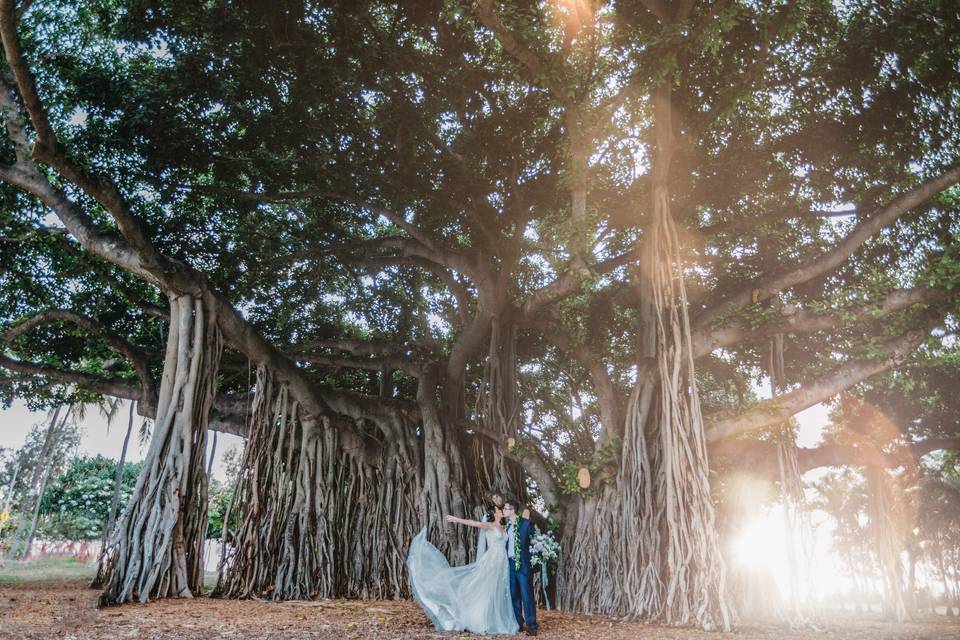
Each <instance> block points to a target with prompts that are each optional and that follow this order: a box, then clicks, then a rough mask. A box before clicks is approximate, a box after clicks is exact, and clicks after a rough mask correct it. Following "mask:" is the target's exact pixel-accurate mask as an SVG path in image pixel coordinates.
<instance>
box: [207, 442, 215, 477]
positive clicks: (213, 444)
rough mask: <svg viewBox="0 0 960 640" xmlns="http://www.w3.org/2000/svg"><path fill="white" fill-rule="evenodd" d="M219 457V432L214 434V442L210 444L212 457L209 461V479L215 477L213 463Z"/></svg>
mask: <svg viewBox="0 0 960 640" xmlns="http://www.w3.org/2000/svg"><path fill="white" fill-rule="evenodd" d="M216 456H217V432H216V431H214V432H213V441H212V442H211V443H210V457H209V458H208V459H207V478H210V477H211V476H212V475H213V461H214V460H215V459H216Z"/></svg>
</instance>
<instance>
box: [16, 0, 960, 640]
mask: <svg viewBox="0 0 960 640" xmlns="http://www.w3.org/2000/svg"><path fill="white" fill-rule="evenodd" d="M957 17H958V16H957V15H956V7H954V6H953V5H952V4H951V3H948V2H943V3H938V2H932V3H931V2H910V1H904V2H889V3H879V4H877V3H856V2H855V3H847V4H845V5H843V6H834V4H832V3H818V2H803V1H801V2H793V1H790V0H788V1H785V2H771V3H760V4H757V3H746V2H739V1H727V0H713V1H712V2H709V1H705V2H694V1H689V2H663V1H661V0H646V1H642V2H599V1H594V0H555V1H554V0H549V1H548V0H544V1H540V2H518V3H510V2H494V1H492V0H478V1H476V2H466V1H464V2H457V1H440V0H438V1H436V2H418V3H385V2H378V1H372V0H371V1H363V2H351V3H338V2H280V3H271V4H270V5H269V6H267V5H266V4H264V6H260V5H259V4H258V3H240V2H227V1H224V2H214V3H204V4H202V5H198V4H196V3H186V2H176V1H169V2H168V1H160V2H153V3H149V4H143V3H124V2H109V1H106V0H96V1H89V2H81V3H76V4H74V3H62V2H56V1H53V0H49V1H44V0H37V1H36V2H32V3H21V4H20V5H18V4H17V3H15V2H12V1H11V0H3V1H0V37H2V44H3V51H4V59H5V63H4V67H3V69H2V73H0V89H2V90H0V111H2V116H3V122H4V125H5V128H4V131H5V134H4V136H3V142H2V158H0V162H2V164H0V180H2V183H3V184H2V190H0V197H2V198H3V209H2V220H0V225H2V228H0V230H2V234H3V240H4V242H2V243H0V258H2V264H3V265H4V269H3V272H2V274H0V309H2V312H0V313H2V322H3V323H4V327H5V329H4V330H5V333H3V334H0V337H2V338H3V344H4V351H3V353H2V354H0V368H2V370H3V372H4V373H3V376H4V377H2V378H0V386H2V388H3V390H4V392H5V394H6V395H7V396H18V397H27V398H31V399H33V401H35V402H36V403H38V404H43V403H45V402H49V401H50V398H51V397H52V395H53V394H58V400H61V401H62V400H63V398H60V397H59V396H62V395H63V391H62V389H63V386H62V385H64V384H69V385H71V387H70V388H71V389H73V390H74V391H73V392H72V393H88V394H90V393H92V394H100V395H108V396H113V397H117V398H125V399H130V400H135V401H137V402H138V405H137V406H138V408H139V411H140V412H141V413H143V414H144V415H146V416H149V417H151V418H153V419H154V422H155V425H156V426H155V428H154V430H153V434H152V439H151V444H150V449H149V453H148V455H147V460H146V462H145V464H144V471H143V475H142V476H141V478H140V480H139V482H138V485H137V489H136V492H135V494H134V497H133V499H131V501H130V505H129V506H128V508H127V509H126V511H125V512H124V514H123V515H122V517H120V518H119V519H118V522H117V526H116V527H115V529H114V531H113V532H112V533H111V536H110V538H109V552H108V553H107V554H105V556H104V565H103V566H102V567H101V570H102V572H103V573H104V574H105V575H107V576H108V578H107V580H106V582H105V585H106V587H105V590H104V592H103V594H102V596H101V603H102V604H112V603H120V602H126V601H130V600H140V601H144V600H147V599H150V598H154V597H162V596H191V595H198V594H199V593H200V592H201V588H202V584H201V578H202V571H200V567H201V566H202V557H201V554H202V544H201V541H202V537H203V532H204V531H205V527H206V525H205V521H204V520H205V518H204V517H203V516H202V515H201V514H203V513H205V511H204V504H205V502H206V482H207V480H206V472H205V468H204V467H205V465H204V456H203V452H204V450H205V443H206V438H207V433H208V432H209V431H210V430H219V431H225V432H230V433H234V434H239V435H242V436H244V437H246V439H247V445H246V450H245V453H244V456H243V463H242V467H241V471H240V478H239V481H238V486H237V488H236V492H235V501H234V504H233V505H232V507H231V508H232V509H233V510H235V511H236V512H239V516H238V517H237V518H236V521H237V522H238V523H239V524H238V525H236V527H235V530H232V531H230V533H229V535H230V538H231V541H232V542H231V545H230V552H229V554H228V556H227V558H226V562H225V563H224V565H223V566H222V567H221V572H220V579H219V583H218V586H217V588H216V593H218V594H220V595H223V596H226V597H254V596H256V597H272V598H276V599H287V598H314V597H330V596H363V597H402V596H405V595H407V593H408V592H407V586H406V583H405V575H404V558H405V555H406V545H407V543H408V541H409V540H410V539H411V538H412V537H413V536H414V535H415V534H416V532H417V531H418V530H419V529H420V528H421V527H427V528H428V531H429V534H430V537H431V539H432V540H435V541H437V543H438V544H439V546H440V547H441V548H442V550H443V551H444V552H445V553H447V555H448V556H449V557H450V559H451V561H453V562H464V561H466V560H467V559H468V558H469V557H470V554H471V552H472V548H471V546H472V542H473V541H472V539H471V536H469V535H468V534H467V533H464V532H463V531H458V530H455V529H453V528H450V527H447V526H445V525H444V524H443V515H445V514H447V513H453V514H457V515H467V514H471V515H475V514H477V513H478V511H479V508H480V507H481V506H482V505H484V504H486V503H489V502H491V501H494V500H496V499H498V498H504V497H506V496H517V497H520V498H522V499H524V500H525V501H526V502H527V503H528V504H529V505H530V507H531V511H532V517H533V518H534V519H535V520H537V521H539V522H541V523H543V519H544V518H546V517H549V518H551V519H552V520H554V521H555V522H557V523H558V524H559V527H560V529H559V532H560V537H561V544H562V547H563V558H562V560H561V563H560V568H559V575H558V592H559V593H558V596H559V602H560V604H561V606H563V607H564V608H567V609H570V610H575V611H586V612H605V613H613V614H617V615H622V616H629V617H638V618H645V619H650V620H657V621H663V622H667V623H670V624H695V625H699V626H701V627H704V628H729V627H730V626H731V625H732V624H733V623H734V621H735V619H736V616H735V612H734V611H733V610H732V608H731V606H730V598H729V594H728V593H727V590H728V584H727V579H726V569H725V566H724V562H723V559H722V553H721V542H720V540H719V538H718V533H717V526H716V515H715V513H714V510H715V504H714V502H715V495H714V494H713V493H712V488H715V487H712V485H715V484H716V483H717V482H721V483H722V482H723V473H721V472H727V471H729V470H730V469H734V470H736V469H738V468H739V469H748V470H750V471H752V472H755V473H760V474H768V475H769V476H770V477H775V476H776V475H777V474H778V469H777V466H776V461H777V455H778V454H777V448H776V447H777V446H778V445H777V444H776V442H777V441H776V440H775V439H772V437H771V434H776V433H781V434H786V431H789V429H787V430H785V429H784V426H783V425H785V424H787V422H788V420H789V418H790V417H791V416H793V415H794V414H796V413H797V412H799V411H801V410H803V409H805V408H807V407H810V406H813V405H815V404H817V403H820V402H829V401H831V399H833V398H835V397H836V396H837V395H838V394H840V393H841V392H844V391H849V392H850V393H856V392H857V391H858V389H860V388H861V385H862V384H864V381H868V380H870V379H871V377H876V376H877V375H880V374H883V373H884V372H888V371H898V370H900V369H901V368H903V367H904V366H906V365H908V364H909V363H910V362H911V361H912V359H914V358H917V357H923V354H921V355H920V356H918V355H917V349H918V347H920V346H921V345H924V354H926V355H929V354H930V353H931V352H936V351H937V350H938V349H939V350H942V349H948V348H949V344H946V343H943V342H942V341H939V340H938V336H940V335H942V333H941V329H942V328H943V327H948V328H951V327H953V325H954V323H955V317H954V315H952V314H953V313H954V312H955V311H956V294H955V291H956V287H955V286H954V285H955V284H956V282H957V277H958V274H957V267H956V265H957V264H958V262H957V256H958V247H960V226H958V216H957V208H956V207H957V193H958V192H957V188H956V183H957V182H958V181H960V166H958V164H957V162H958V159H960V157H958V155H957V148H956V142H957V140H958V139H960V138H958V136H957V133H958V131H957V125H958V123H957V116H956V113H957V110H956V109H955V106H956V102H957V99H958V96H960V93H958V89H960V86H958V74H957V73H956V69H957V65H958V64H960V60H958V58H960V45H958V43H960V33H958V31H960V29H958V24H960V21H958V20H957ZM921 34H922V36H923V37H920V35H921ZM930 34H936V37H932V36H931V35H930ZM776 336H780V338H775V337H776ZM784 336H787V339H786V341H785V345H786V347H785V349H784V350H782V353H781V354H780V363H779V365H778V369H777V375H776V377H777V380H776V389H775V390H776V395H775V397H773V398H770V399H767V400H762V399H761V398H760V397H758V396H757V393H756V392H755V391H754V387H751V385H750V383H749V381H750V379H751V378H757V377H761V376H765V375H769V373H770V371H769V370H768V369H769V367H768V364H769V353H770V343H771V340H773V339H779V340H781V344H784V342H783V337H784ZM905 428H906V427H905ZM787 435H789V434H786V435H783V437H787ZM924 435H929V434H924ZM941 435H946V436H952V435H955V434H952V433H945V434H941ZM907 436H909V434H907ZM937 442H938V446H953V444H955V443H953V442H952V441H947V440H938V441H937ZM895 444H896V446H908V447H909V446H919V447H925V446H926V445H924V444H923V442H922V441H919V440H917V441H911V440H910V439H909V437H908V438H907V439H905V440H899V441H897V443H895ZM780 448H781V449H783V452H781V453H782V454H784V455H787V456H788V458H785V459H788V460H789V462H790V464H789V465H787V467H784V468H788V469H789V473H787V472H785V471H783V470H780V471H779V476H780V478H781V481H782V483H783V484H784V485H785V486H787V485H789V486H790V487H792V495H798V493H799V492H798V491H797V489H796V487H797V486H798V485H797V482H798V481H799V474H800V473H801V472H803V471H806V470H808V469H810V468H813V467H817V466H821V465H825V464H849V463H853V464H863V463H864V461H863V455H865V454H864V452H863V451H862V450H861V449H857V448H855V447H849V446H844V445H842V444H831V445H829V446H827V445H825V446H824V447H820V448H814V449H804V448H802V447H801V448H797V447H796V443H795V442H793V441H790V442H786V443H785V444H784V445H783V446H781V447H780ZM926 448H927V449H928V450H929V449H930V447H926ZM881 457H882V456H881Z"/></svg>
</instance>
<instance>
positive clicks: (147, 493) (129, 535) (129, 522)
mask: <svg viewBox="0 0 960 640" xmlns="http://www.w3.org/2000/svg"><path fill="white" fill-rule="evenodd" d="M209 302H210V301H208V300H204V299H201V298H193V297H191V296H189V295H176V294H171V295H170V331H169V334H168V336H167V349H166V358H165V360H164V367H163V377H162V380H161V384H160V395H159V401H158V405H157V414H156V420H155V422H154V430H153V437H152V439H151V442H150V449H149V451H148V452H147V455H146V457H145V459H144V462H143V468H142V470H141V472H140V477H139V478H138V480H137V486H136V488H135V489H134V492H133V495H132V496H131V497H130V500H129V502H128V504H127V507H126V509H125V510H124V513H123V516H122V517H121V519H120V521H119V522H118V523H117V527H116V529H115V530H114V532H113V533H112V534H111V536H110V539H109V542H108V547H109V548H108V550H107V553H106V554H104V557H103V560H102V562H101V566H100V567H99V569H98V572H99V573H101V574H102V575H103V576H109V578H108V579H107V580H106V585H107V586H106V588H105V590H104V591H103V593H102V594H101V595H100V599H99V605H100V606H105V605H110V604H119V603H123V602H130V601H132V600H139V601H140V602H146V601H147V600H149V599H151V598H160V597H192V596H193V595H194V594H199V593H201V592H202V589H203V534H204V530H205V527H206V518H207V478H206V475H205V474H204V468H203V466H204V452H205V450H206V446H205V445H206V433H207V419H208V415H209V412H210V407H211V405H212V403H213V398H214V395H215V391H216V376H217V369H218V366H219V360H220V353H221V349H222V342H221V337H220V331H219V329H218V327H217V321H216V318H215V317H214V315H213V314H212V312H211V311H210V309H211V307H212V306H211V305H210V304H209Z"/></svg>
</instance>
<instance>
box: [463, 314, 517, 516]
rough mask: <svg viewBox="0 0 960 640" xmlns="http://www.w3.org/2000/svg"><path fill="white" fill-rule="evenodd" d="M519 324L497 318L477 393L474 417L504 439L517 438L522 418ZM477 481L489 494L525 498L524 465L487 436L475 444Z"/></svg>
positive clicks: (494, 320)
mask: <svg viewBox="0 0 960 640" xmlns="http://www.w3.org/2000/svg"><path fill="white" fill-rule="evenodd" d="M516 350H517V327H516V325H515V324H513V323H510V322H505V321H503V320H502V319H500V318H494V319H493V320H492V324H491V330H490V347H489V350H488V352H487V358H486V361H485V363H484V368H483V383H482V385H481V387H480V391H479V393H478V394H477V401H476V406H475V407H474V414H473V415H474V419H475V420H476V421H477V422H478V423H479V424H480V425H481V427H483V428H484V429H485V430H486V431H487V432H489V433H493V434H497V435H498V436H499V437H501V438H502V439H504V440H506V439H508V438H514V439H515V438H516V437H517V434H518V429H517V421H518V420H519V418H520V402H519V398H518V397H517V353H516ZM470 454H471V458H472V460H473V463H472V464H471V468H472V469H473V470H474V472H475V473H474V477H473V484H474V486H475V487H476V489H477V490H478V491H479V492H480V493H481V494H485V495H500V496H510V497H513V498H516V499H520V500H522V499H524V497H525V496H524V493H525V491H524V486H525V485H524V482H523V469H522V468H521V466H520V465H519V464H517V463H516V462H514V461H512V460H510V459H509V458H507V457H506V456H505V455H504V453H503V449H502V448H501V447H500V446H497V445H496V444H493V443H491V442H489V441H487V440H486V439H483V438H475V439H474V440H473V445H472V448H471V452H470Z"/></svg>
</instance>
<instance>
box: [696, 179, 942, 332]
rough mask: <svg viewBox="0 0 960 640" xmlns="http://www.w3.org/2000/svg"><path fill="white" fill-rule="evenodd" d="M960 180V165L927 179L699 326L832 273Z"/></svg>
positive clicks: (713, 310)
mask: <svg viewBox="0 0 960 640" xmlns="http://www.w3.org/2000/svg"><path fill="white" fill-rule="evenodd" d="M957 182H960V165H958V166H954V167H952V168H951V169H948V170H947V171H945V172H943V173H941V174H940V175H939V176H937V177H935V178H932V179H930V180H927V181H926V182H924V183H923V184H921V185H919V186H917V187H915V188H913V189H911V190H910V191H908V192H906V193H904V194H901V195H900V196H898V197H896V198H894V199H893V200H892V201H891V202H890V203H888V204H887V205H885V206H883V207H881V208H880V209H879V210H878V211H877V212H876V213H874V214H873V215H871V216H870V217H868V218H866V219H865V220H863V221H862V222H860V223H859V224H857V226H856V227H854V229H853V231H851V232H850V234H849V235H848V236H847V237H846V238H844V239H843V240H842V241H841V242H840V244H839V245H837V246H836V247H835V248H834V249H833V250H831V251H828V252H827V253H826V254H823V255H820V256H816V257H814V258H811V259H808V260H807V261H806V262H804V263H802V264H801V265H799V266H798V267H796V268H793V269H790V270H786V271H782V272H780V273H775V274H773V275H771V276H769V277H767V278H762V279H761V280H759V281H756V282H754V283H752V284H751V283H745V284H744V285H743V287H742V288H741V289H740V292H739V293H737V294H734V295H733V296H730V297H729V298H727V299H726V300H724V301H721V302H719V303H717V304H715V305H713V306H712V307H710V308H709V309H708V310H707V311H705V312H704V313H703V314H702V316H701V317H700V318H698V319H697V322H696V324H697V326H698V327H699V326H703V325H704V324H706V323H707V322H709V321H710V320H712V319H714V318H717V317H718V316H723V315H725V314H727V313H729V312H731V311H733V310H734V309H735V308H737V307H743V306H746V305H748V304H751V303H752V302H759V301H763V300H767V299H769V298H770V297H772V296H774V295H776V294H777V293H779V292H780V291H783V290H785V289H788V288H790V287H793V286H796V285H798V284H801V283H803V282H807V281H809V280H811V279H813V278H816V277H818V276H821V275H823V274H826V273H829V272H830V271H832V270H833V269H835V268H837V267H838V266H840V265H841V264H842V263H843V262H844V261H846V260H847V258H849V257H850V256H852V255H853V254H854V252H856V250H857V249H859V248H860V246H861V245H863V244H864V243H865V242H866V241H867V240H868V239H869V238H870V237H871V236H873V235H874V234H876V233H877V232H879V231H880V230H881V229H883V228H884V227H887V226H889V225H891V224H893V223H894V222H895V221H896V220H897V219H898V218H900V217H901V216H903V215H904V214H906V213H907V212H909V211H911V210H912V209H913V208H915V207H917V206H919V205H921V204H922V203H923V202H925V201H926V200H928V199H930V198H932V197H933V196H935V195H937V194H938V193H940V192H941V191H943V190H944V189H947V188H948V187H951V186H953V185H955V184H957Z"/></svg>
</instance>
